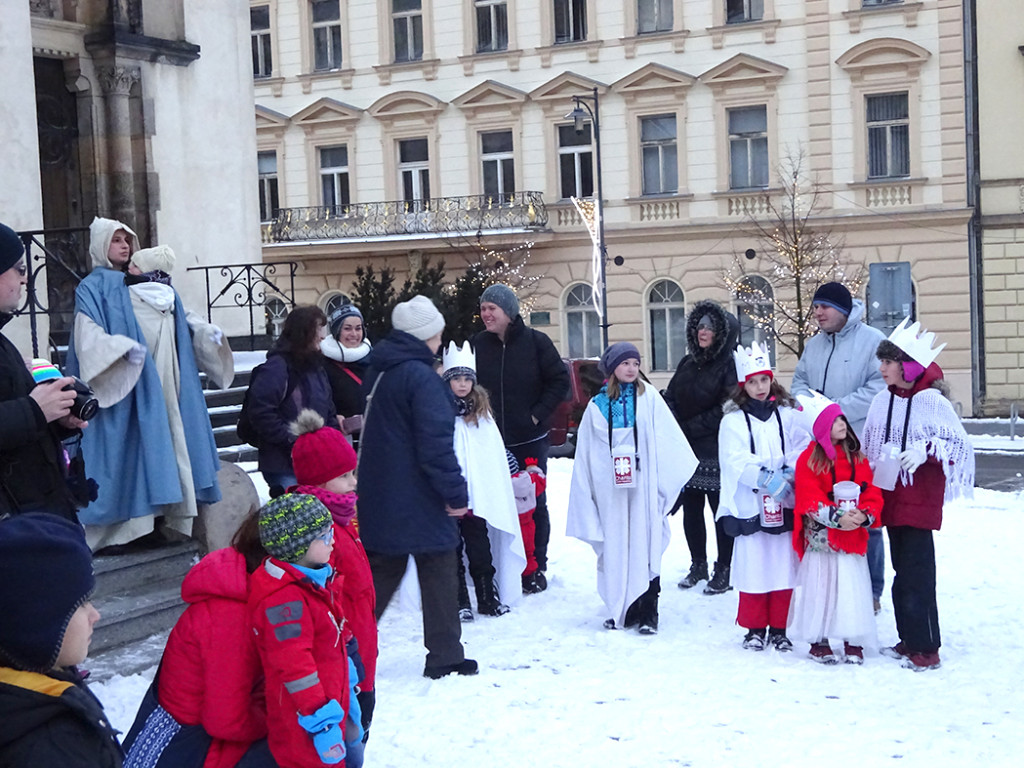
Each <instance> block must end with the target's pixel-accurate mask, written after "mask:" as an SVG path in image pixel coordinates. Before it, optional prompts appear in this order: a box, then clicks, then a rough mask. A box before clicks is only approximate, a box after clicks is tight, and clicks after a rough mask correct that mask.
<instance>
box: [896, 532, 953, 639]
mask: <svg viewBox="0 0 1024 768" xmlns="http://www.w3.org/2000/svg"><path fill="white" fill-rule="evenodd" d="M888 530H889V555H890V557H891V558H892V567H893V570H895V571H896V575H895V576H894V577H893V580H892V607H893V610H894V611H895V613H896V632H897V633H898V634H899V636H900V640H901V641H902V642H903V644H904V645H905V646H906V647H907V648H908V649H909V650H911V651H914V652H921V653H935V652H936V651H938V650H939V646H940V645H942V642H941V639H940V637H939V607H938V604H937V602H936V599H935V542H934V541H933V540H932V532H931V531H929V530H927V529H925V528H911V527H909V526H905V525H897V526H890V527H889V529H888Z"/></svg>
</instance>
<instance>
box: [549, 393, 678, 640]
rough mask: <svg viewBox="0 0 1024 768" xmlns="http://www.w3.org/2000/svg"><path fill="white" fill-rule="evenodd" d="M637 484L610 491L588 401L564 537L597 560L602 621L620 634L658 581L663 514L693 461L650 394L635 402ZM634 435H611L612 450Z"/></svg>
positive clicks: (602, 421)
mask: <svg viewBox="0 0 1024 768" xmlns="http://www.w3.org/2000/svg"><path fill="white" fill-rule="evenodd" d="M636 418H637V442H638V443H639V444H638V445H637V446H636V448H637V454H638V455H639V456H640V462H639V468H638V469H637V470H636V473H635V474H636V482H637V484H636V485H635V486H634V487H632V488H616V487H614V486H613V480H612V472H613V468H612V457H611V451H610V449H609V445H608V420H607V417H606V414H604V413H602V412H601V410H600V408H598V406H597V405H596V404H595V403H594V401H593V400H591V401H590V404H589V405H588V406H587V410H586V411H585V412H584V414H583V420H582V423H581V424H580V427H579V431H578V433H577V439H576V461H575V464H574V465H573V471H572V484H571V486H570V490H569V513H568V522H567V525H566V534H567V535H569V536H573V537H575V538H577V539H582V540H583V541H585V542H587V543H588V544H590V545H591V546H592V547H593V548H594V551H595V552H596V553H597V591H598V593H599V594H600V595H601V599H602V600H603V601H604V604H605V607H606V608H607V611H608V616H609V617H611V618H612V619H614V620H615V624H616V626H619V627H621V626H624V625H625V619H626V610H627V609H628V608H629V606H630V605H631V604H632V603H633V601H634V600H636V599H637V598H638V597H640V595H642V594H643V593H644V592H646V591H647V588H648V586H649V585H650V581H651V579H653V578H654V577H655V576H659V575H660V574H661V557H662V555H663V554H664V552H665V549H666V548H667V547H668V543H669V539H670V531H669V525H668V518H667V514H668V511H669V510H670V509H671V508H672V505H673V503H674V502H675V500H676V498H677V497H678V496H679V491H680V490H682V488H683V486H684V485H686V482H687V481H688V480H689V479H690V477H691V476H692V475H693V473H694V471H695V470H696V469H697V457H696V456H694V453H693V450H692V449H691V448H690V444H689V443H688V442H687V440H686V437H685V436H684V435H683V432H682V430H681V429H679V425H678V424H677V423H676V420H675V417H674V416H673V415H672V413H671V411H669V409H668V406H667V405H665V401H664V400H662V398H661V396H660V395H659V394H658V393H657V392H655V391H654V390H653V389H652V388H651V387H647V388H646V389H645V390H644V393H643V394H642V395H640V397H639V398H637V414H636ZM633 434H634V433H633V428H632V426H630V427H625V428H617V429H615V430H614V431H613V433H612V442H613V443H614V444H615V445H616V446H617V447H618V446H628V447H630V449H632V446H633Z"/></svg>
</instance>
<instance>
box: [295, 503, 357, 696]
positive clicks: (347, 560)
mask: <svg viewBox="0 0 1024 768" xmlns="http://www.w3.org/2000/svg"><path fill="white" fill-rule="evenodd" d="M295 490H296V492H297V493H308V494H310V495H312V496H316V497H317V498H318V499H320V501H322V502H323V503H324V506H325V507H327V509H329V510H330V511H331V515H332V516H333V517H334V520H335V523H334V550H333V551H332V552H331V567H332V568H333V569H334V572H335V573H336V574H338V576H339V577H341V578H343V579H344V582H343V584H344V586H343V587H342V590H341V607H342V611H343V613H344V614H345V621H346V622H347V624H348V627H349V629H350V630H351V631H352V634H353V635H354V636H355V638H356V640H357V641H358V642H359V658H361V659H362V661H363V666H364V667H365V668H366V676H365V677H364V678H363V679H362V681H361V682H360V683H359V690H361V691H372V690H373V681H374V679H375V678H376V675H377V620H376V618H375V617H374V609H375V608H376V605H377V593H376V591H375V590H374V588H373V573H372V572H371V571H370V561H369V560H368V559H367V558H366V550H365V549H363V542H362V541H361V540H360V539H359V529H358V528H356V526H355V524H354V523H355V518H351V517H350V518H348V519H349V522H348V523H346V524H345V525H340V524H339V522H338V521H339V520H344V519H346V515H345V514H344V513H348V515H351V512H352V500H351V498H350V499H346V498H345V497H344V496H343V495H340V494H336V493H330V492H328V491H324V490H323V489H321V488H317V487H316V486H312V485H300V486H298V487H297V488H296V489H295ZM339 505H343V506H345V507H346V508H345V509H341V508H339V509H335V507H336V506H339Z"/></svg>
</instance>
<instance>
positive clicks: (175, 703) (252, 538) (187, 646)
mask: <svg viewBox="0 0 1024 768" xmlns="http://www.w3.org/2000/svg"><path fill="white" fill-rule="evenodd" d="M265 555H266V553H265V552H263V549H262V547H261V546H260V544H259V538H258V534H257V533H256V510H255V509H253V511H252V514H251V515H250V516H249V518H248V519H247V520H246V521H245V522H244V523H243V524H242V527H241V528H240V529H239V531H238V533H236V534H235V538H234V540H233V541H232V546H231V547H229V548H226V549H218V550H216V551H214V552H211V553H210V554H208V555H207V556H206V557H204V558H203V559H202V560H200V561H199V562H198V563H197V564H196V565H195V566H194V567H193V568H192V570H190V571H189V572H188V575H187V576H186V577H185V580H184V582H182V585H181V597H182V600H184V601H185V602H186V603H188V608H186V609H185V613H183V614H182V616H181V618H180V619H178V622H177V624H175V625H174V629H172V630H171V634H170V637H168V639H167V647H166V648H165V649H164V655H163V659H162V660H161V662H160V670H159V672H158V673H157V677H156V679H155V680H154V681H153V686H152V688H150V690H149V692H147V694H146V696H145V698H144V699H143V702H142V706H141V707H140V708H139V713H138V715H136V718H135V723H134V725H133V726H132V728H131V730H130V731H129V733H128V736H127V738H126V739H125V743H124V747H125V752H126V753H127V758H126V760H125V765H126V766H127V767H128V768H160V767H161V766H173V768H199V766H202V767H203V768H231V767H232V766H236V765H237V766H246V768H256V767H257V766H259V767H260V768H273V766H275V765H276V763H275V762H274V760H273V758H271V756H270V752H269V751H268V749H267V739H266V737H267V714H266V703H265V701H264V696H263V669H262V667H261V665H260V659H259V654H258V653H257V652H256V644H255V643H254V642H253V635H252V632H251V631H250V629H249V613H248V608H247V605H246V600H247V597H248V591H249V574H250V573H252V571H254V570H255V569H256V568H257V567H258V566H259V564H260V562H261V561H262V559H263V557H265Z"/></svg>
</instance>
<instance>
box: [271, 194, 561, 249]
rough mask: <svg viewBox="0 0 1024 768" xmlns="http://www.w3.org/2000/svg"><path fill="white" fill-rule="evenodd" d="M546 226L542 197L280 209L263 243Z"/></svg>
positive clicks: (474, 197) (436, 199)
mask: <svg viewBox="0 0 1024 768" xmlns="http://www.w3.org/2000/svg"><path fill="white" fill-rule="evenodd" d="M547 223H548V213H547V209H546V208H545V207H544V197H543V195H542V194H541V193H540V192H516V193H514V194H511V195H501V196H493V195H471V196H469V197H434V198H429V199H426V200H414V201H401V200H400V201H389V202H383V203H353V204H351V205H344V206H318V207H312V208H282V209H281V210H280V211H278V214H277V218H276V219H275V220H274V221H272V222H270V223H269V224H265V225H264V227H263V241H264V242H265V243H290V242H296V241H309V240H340V239H346V238H378V237H390V236H394V235H442V234H446V233H455V232H488V231H496V230H508V229H543V228H544V227H546V226H547Z"/></svg>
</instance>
